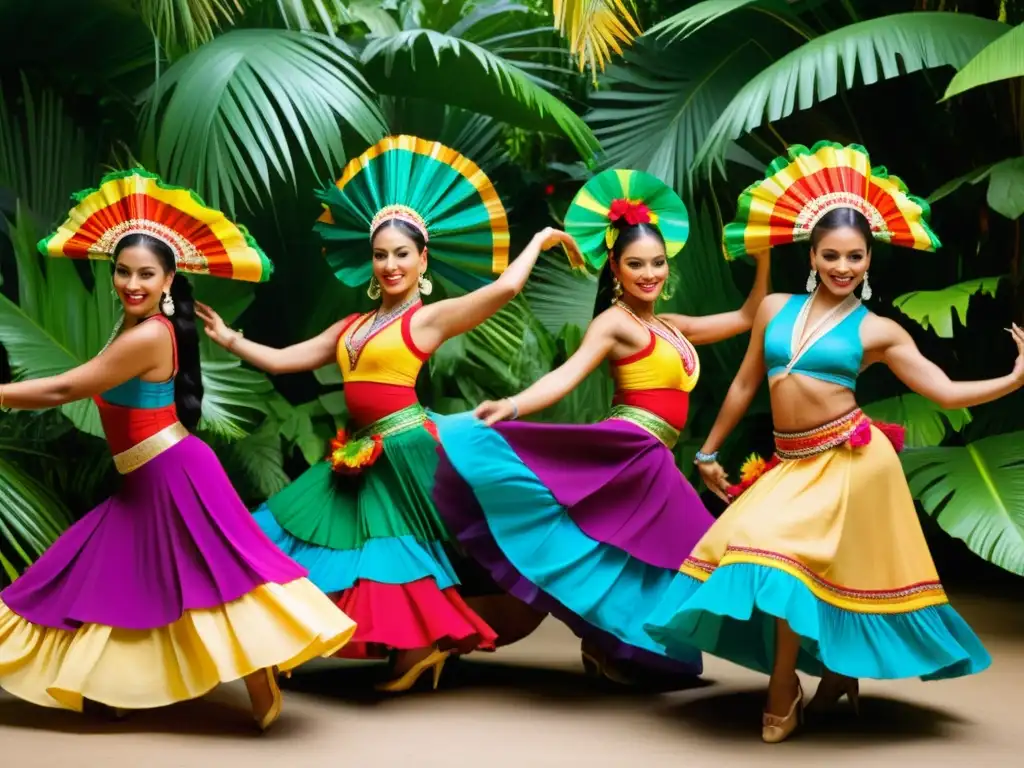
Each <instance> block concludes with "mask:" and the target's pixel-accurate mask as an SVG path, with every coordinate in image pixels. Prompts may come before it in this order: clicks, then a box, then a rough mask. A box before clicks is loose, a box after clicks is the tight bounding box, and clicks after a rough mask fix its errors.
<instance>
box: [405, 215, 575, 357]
mask: <svg viewBox="0 0 1024 768" xmlns="http://www.w3.org/2000/svg"><path fill="white" fill-rule="evenodd" d="M559 244H561V245H564V246H565V247H566V248H568V249H570V250H573V251H577V252H578V246H577V245H576V241H575V240H573V239H572V238H571V237H569V235H567V234H565V232H562V231H561V230H557V229H552V228H551V227H548V228H547V229H544V230H541V231H540V232H538V233H537V234H536V235H534V236H533V239H532V240H531V241H530V243H529V245H527V246H526V248H524V249H523V251H522V253H520V254H519V256H518V257H517V258H516V259H515V260H514V261H513V262H512V263H511V264H510V265H509V267H508V269H506V270H505V271H504V272H503V273H502V274H501V276H500V277H499V278H498V279H497V280H495V281H494V282H493V283H490V284H489V285H485V286H484V287H483V288H478V289H477V290H475V291H473V292H472V293H467V294H466V295H465V296H459V297H458V298H454V299H445V300H444V301H438V302H435V303H433V304H428V305H426V306H425V307H423V309H421V310H420V311H419V312H417V313H416V315H415V317H414V318H413V326H412V331H413V337H414V340H415V342H416V346H417V347H419V348H420V349H422V350H423V351H425V352H432V351H433V350H435V349H437V348H438V347H439V346H441V344H443V343H444V342H445V341H446V340H448V339H450V338H451V337H452V336H458V335H459V334H460V333H465V332H466V331H470V330H472V329H473V328H476V327H477V326H478V325H480V323H482V322H484V321H485V320H486V319H487V318H489V317H491V315H493V314H494V313H496V312H497V311H498V310H500V309H501V308H502V307H504V306H505V305H506V304H508V303H509V302H510V301H512V299H513V298H515V296H516V294H518V293H519V292H520V291H522V290H523V287H524V286H525V285H526V281H527V279H528V278H529V277H530V272H532V271H533V267H534V265H536V263H537V257H538V256H540V253H541V251H546V250H548V249H550V248H554V247H555V246H556V245H559Z"/></svg>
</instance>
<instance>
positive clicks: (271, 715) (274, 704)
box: [252, 667, 284, 732]
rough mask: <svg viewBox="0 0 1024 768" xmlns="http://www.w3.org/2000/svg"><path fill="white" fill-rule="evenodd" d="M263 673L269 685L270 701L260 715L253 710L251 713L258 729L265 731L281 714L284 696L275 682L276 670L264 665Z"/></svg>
mask: <svg viewBox="0 0 1024 768" xmlns="http://www.w3.org/2000/svg"><path fill="white" fill-rule="evenodd" d="M262 671H263V674H264V675H266V679H267V685H268V686H269V687H270V695H271V699H272V700H271V702H270V708H269V709H268V710H267V711H266V712H264V713H263V715H262V716H260V715H257V714H256V713H255V712H253V713H252V716H253V718H254V719H255V720H256V724H257V725H258V726H259V727H260V731H263V732H266V731H267V729H268V728H270V726H272V725H273V724H274V723H276V722H277V719H278V718H279V717H280V716H281V710H282V708H283V707H284V697H282V696H281V688H280V686H279V685H278V684H277V675H276V670H274V669H272V668H271V667H264V668H263V670H262Z"/></svg>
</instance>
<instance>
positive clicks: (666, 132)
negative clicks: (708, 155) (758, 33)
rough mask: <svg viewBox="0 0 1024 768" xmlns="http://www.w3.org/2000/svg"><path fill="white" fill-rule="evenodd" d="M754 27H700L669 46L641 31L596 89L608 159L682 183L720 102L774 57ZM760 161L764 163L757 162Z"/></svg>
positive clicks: (595, 119) (598, 131)
mask: <svg viewBox="0 0 1024 768" xmlns="http://www.w3.org/2000/svg"><path fill="white" fill-rule="evenodd" d="M772 44H773V41H765V40H757V39H755V37H754V32H753V31H751V32H750V33H749V34H741V35H740V36H736V35H731V34H730V35H701V36H699V37H695V38H691V39H688V40H685V41H681V42H678V43H675V44H672V45H669V46H665V45H660V44H656V43H655V42H653V41H651V40H648V39H647V38H641V39H640V40H639V41H638V42H637V45H636V46H634V47H633V48H632V49H631V50H629V51H627V52H626V53H625V56H624V58H625V61H626V64H627V66H614V67H611V68H610V69H609V70H608V73H607V75H606V76H605V78H604V79H603V85H605V86H607V87H606V88H603V89H601V90H598V91H595V92H594V94H592V96H591V103H592V104H593V105H594V107H595V108H594V110H593V111H591V112H590V113H589V114H588V115H587V122H588V123H589V124H590V125H591V126H593V128H594V134H595V135H596V136H597V138H598V140H599V141H600V142H601V146H602V147H603V149H604V153H605V155H604V158H603V163H602V164H603V165H605V166H607V167H615V168H635V169H638V170H643V171H647V172H648V173H650V174H653V175H654V176H657V177H658V178H660V179H661V180H662V181H664V182H665V183H666V184H668V185H669V186H671V187H675V188H682V186H683V183H684V182H687V183H688V182H690V181H691V178H690V170H691V166H692V163H693V159H694V157H695V156H696V154H697V151H698V150H699V149H700V147H701V146H702V145H703V143H704V141H705V140H706V139H707V137H708V134H709V131H710V130H711V127H712V125H714V122H715V120H716V119H718V116H719V115H720V114H721V113H722V110H724V109H725V108H726V106H728V104H729V103H730V101H731V100H732V99H733V97H734V96H735V95H736V93H737V92H738V91H739V90H740V88H742V87H743V85H744V84H746V83H747V82H748V81H749V80H750V78H751V77H753V76H754V75H756V74H757V73H758V72H760V71H761V70H762V69H763V68H764V67H765V66H766V65H768V64H770V63H771V62H772V61H773V57H772V56H771V55H770V54H769V50H768V48H766V45H768V46H771V45H772ZM753 166H754V167H756V168H763V167H764V166H763V164H762V163H758V162H756V161H755V162H754V163H753Z"/></svg>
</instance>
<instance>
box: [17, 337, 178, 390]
mask: <svg viewBox="0 0 1024 768" xmlns="http://www.w3.org/2000/svg"><path fill="white" fill-rule="evenodd" d="M172 354H173V340H172V339H171V330H170V329H169V328H167V326H165V325H164V324H163V323H157V322H149V323H142V324H141V325H138V326H136V327H134V328H131V329H129V330H127V331H125V332H124V333H123V334H121V335H120V336H119V337H118V338H117V339H115V340H114V342H113V343H112V344H111V345H110V346H109V347H107V348H106V349H105V350H104V351H103V352H101V353H100V354H99V355H97V356H96V357H94V358H93V359H92V360H90V361H89V362H87V363H83V364H82V365H79V366H77V367H75V368H72V369H71V370H70V371H67V372H66V373H61V374H58V375H56V376H47V377H45V378H42V379H32V380H31V381H19V382H17V383H16V384H0V405H2V406H3V407H4V408H24V409H30V410H35V409H42V408H54V407H56V406H58V405H64V404H65V403H73V402H74V401H76V400H84V399H85V398H89V397H93V396H94V395H99V394H101V393H103V392H106V391H107V390H108V389H111V388H113V387H116V386H117V385H118V384H124V383H125V382H126V381H128V380H129V379H133V378H135V377H136V376H144V375H146V374H148V373H154V372H156V371H158V370H160V366H161V365H164V366H166V365H167V364H168V362H169V361H170V360H171V355H172ZM169 374H170V371H169V370H168V375H169Z"/></svg>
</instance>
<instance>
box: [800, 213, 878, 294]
mask: <svg viewBox="0 0 1024 768" xmlns="http://www.w3.org/2000/svg"><path fill="white" fill-rule="evenodd" d="M870 265H871V251H870V250H869V249H868V245H867V242H866V241H865V240H864V235H862V234H861V233H860V232H858V231H857V230H856V229H854V228H853V227H840V228H839V229H833V230H831V231H829V232H826V233H825V234H823V235H822V236H821V238H820V239H819V240H818V244H817V246H815V247H814V248H812V249H811V269H814V270H817V272H818V279H819V280H820V281H821V285H822V287H824V288H825V290H827V291H829V293H832V294H834V295H836V296H839V297H841V298H844V297H846V296H848V295H849V294H851V293H853V291H854V289H855V288H856V287H857V286H858V285H860V283H861V282H862V281H863V280H864V274H865V273H866V272H867V271H868V267H869V266H870Z"/></svg>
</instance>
